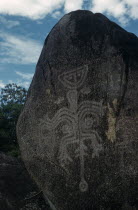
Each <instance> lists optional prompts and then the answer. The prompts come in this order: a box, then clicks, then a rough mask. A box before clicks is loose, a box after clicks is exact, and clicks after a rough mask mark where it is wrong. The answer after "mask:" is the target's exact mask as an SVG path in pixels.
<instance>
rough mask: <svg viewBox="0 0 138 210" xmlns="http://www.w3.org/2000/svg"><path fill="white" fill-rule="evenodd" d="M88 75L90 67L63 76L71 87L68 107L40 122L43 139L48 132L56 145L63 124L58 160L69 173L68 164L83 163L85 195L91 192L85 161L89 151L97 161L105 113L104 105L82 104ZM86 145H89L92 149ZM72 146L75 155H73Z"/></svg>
mask: <svg viewBox="0 0 138 210" xmlns="http://www.w3.org/2000/svg"><path fill="white" fill-rule="evenodd" d="M87 73H88V67H87V66H84V67H81V68H78V69H75V70H73V71H69V72H64V73H63V74H61V75H60V76H59V81H60V82H61V83H62V85H63V86H64V87H66V88H67V93H66V97H67V100H68V107H63V108H61V109H59V110H58V111H57V112H56V113H55V115H54V116H53V118H51V119H50V118H49V115H48V114H47V115H46V116H44V118H43V119H41V122H40V128H41V138H45V139H46V136H44V134H43V130H47V132H49V135H50V136H51V144H52V145H54V144H53V141H54V142H55V139H56V135H55V131H56V129H57V128H58V127H59V126H60V125H61V126H60V127H61V131H62V138H61V139H60V145H59V152H58V161H59V163H60V165H61V166H62V167H63V168H64V169H65V170H68V165H69V164H72V163H73V161H74V159H76V158H78V159H79V160H80V184H79V189H80V191H81V192H85V191H87V190H88V183H87V181H86V177H85V159H86V158H87V156H88V151H90V150H91V151H92V156H91V157H92V158H95V157H98V156H99V153H100V151H101V150H102V144H101V143H102V139H101V137H100V136H99V134H98V132H97V128H98V125H99V123H100V117H101V115H102V114H103V113H102V102H95V101H89V100H86V101H83V102H81V103H78V99H79V93H80V91H79V90H78V89H80V88H81V86H82V85H83V83H84V81H85V80H86V77H87ZM89 92H90V91H88V93H89ZM85 94H86V93H85ZM48 142H49V141H48ZM86 143H88V144H89V147H88V145H87V144H86ZM70 147H71V148H72V150H73V151H74V155H72V154H71V153H70Z"/></svg>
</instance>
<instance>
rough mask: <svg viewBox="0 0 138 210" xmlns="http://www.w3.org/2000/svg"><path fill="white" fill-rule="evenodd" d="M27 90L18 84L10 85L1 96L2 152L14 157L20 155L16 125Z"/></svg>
mask: <svg viewBox="0 0 138 210" xmlns="http://www.w3.org/2000/svg"><path fill="white" fill-rule="evenodd" d="M26 96H27V90H26V89H25V88H22V87H20V86H17V85H16V84H8V85H6V86H5V88H3V89H2V90H1V96H0V102H1V103H0V151H3V152H7V153H8V154H11V155H13V156H17V155H18V154H19V149H18V144H17V137H16V124H17V120H18V117H19V115H20V113H21V110H22V108H23V105H24V103H25V99H26Z"/></svg>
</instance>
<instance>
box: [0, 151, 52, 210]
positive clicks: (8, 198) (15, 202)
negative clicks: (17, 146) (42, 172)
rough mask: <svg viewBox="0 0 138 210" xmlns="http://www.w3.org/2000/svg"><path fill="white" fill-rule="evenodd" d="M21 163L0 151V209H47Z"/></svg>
mask: <svg viewBox="0 0 138 210" xmlns="http://www.w3.org/2000/svg"><path fill="white" fill-rule="evenodd" d="M38 192H40V190H39V189H38V188H37V186H36V184H35V183H34V182H33V181H32V179H31V178H30V176H29V174H28V173H27V171H26V169H25V167H24V165H23V163H22V162H21V161H19V160H18V159H17V158H13V157H11V156H8V155H5V154H4V153H0V210H49V209H50V208H49V206H48V205H46V204H45V201H44V198H43V196H42V193H40V194H38Z"/></svg>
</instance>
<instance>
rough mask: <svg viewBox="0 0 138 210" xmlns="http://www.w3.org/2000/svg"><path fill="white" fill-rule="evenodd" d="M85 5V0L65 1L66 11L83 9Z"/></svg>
mask: <svg viewBox="0 0 138 210" xmlns="http://www.w3.org/2000/svg"><path fill="white" fill-rule="evenodd" d="M82 6H83V0H76V1H75V0H66V1H65V7H64V9H65V11H66V12H71V11H74V10H78V9H81V8H82Z"/></svg>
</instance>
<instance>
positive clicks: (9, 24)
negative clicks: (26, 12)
mask: <svg viewBox="0 0 138 210" xmlns="http://www.w3.org/2000/svg"><path fill="white" fill-rule="evenodd" d="M0 23H2V24H3V25H4V26H5V27H7V28H9V29H10V28H13V27H15V26H19V25H20V22H19V21H16V20H7V19H6V18H5V17H2V16H0Z"/></svg>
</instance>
